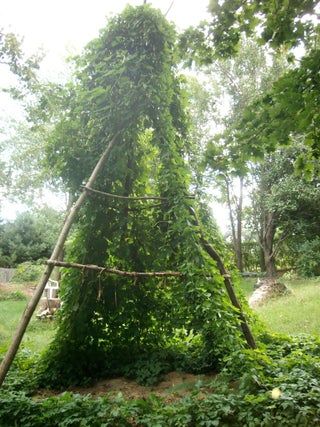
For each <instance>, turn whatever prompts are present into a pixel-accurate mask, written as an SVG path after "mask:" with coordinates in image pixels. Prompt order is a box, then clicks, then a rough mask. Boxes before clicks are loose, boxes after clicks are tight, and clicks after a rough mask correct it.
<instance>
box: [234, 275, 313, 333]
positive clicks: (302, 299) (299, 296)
mask: <svg viewBox="0 0 320 427" xmlns="http://www.w3.org/2000/svg"><path fill="white" fill-rule="evenodd" d="M283 282H284V283H285V284H286V285H287V286H288V288H289V289H290V290H291V291H292V294H291V295H288V296H284V297H281V298H279V299H276V300H270V301H269V302H268V303H267V304H265V305H264V306H262V307H258V308H257V309H256V312H257V313H258V316H259V317H260V318H261V320H262V321H263V322H264V323H265V324H266V325H267V326H268V327H269V328H270V329H271V330H272V331H274V332H280V333H284V334H293V335H295V334H301V333H306V334H315V335H319V336H320V315H319V314H320V305H319V303H320V278H315V279H299V280H298V279H296V280H290V281H289V280H287V281H286V280H283ZM253 284H254V280H252V279H249V280H243V281H242V284H241V288H242V290H243V292H244V293H245V295H246V296H247V297H248V296H250V294H251V293H252V291H253Z"/></svg>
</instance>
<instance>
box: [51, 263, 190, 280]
mask: <svg viewBox="0 0 320 427" xmlns="http://www.w3.org/2000/svg"><path fill="white" fill-rule="evenodd" d="M46 263H47V264H48V265H53V266H54V267H64V268H77V269H79V270H94V271H99V272H100V273H104V274H116V275H118V276H125V277H168V276H172V277H181V276H182V273H179V272H178V271H150V272H149V271H147V272H138V271H122V270H118V269H116V268H108V267H99V266H98V265H94V264H78V263H75V262H63V261H58V260H52V259H49V260H48V261H47V262H46Z"/></svg>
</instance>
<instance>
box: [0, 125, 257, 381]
mask: <svg viewBox="0 0 320 427" xmlns="http://www.w3.org/2000/svg"><path fill="white" fill-rule="evenodd" d="M118 135H119V132H118V133H117V134H115V135H114V136H113V138H112V139H111V140H110V142H109V143H108V145H107V147H106V149H105V151H104V152H103V154H102V155H101V157H100V159H99V161H98V163H97V164H96V166H95V168H94V169H93V171H92V173H91V175H90V178H89V179H88V181H87V183H86V185H85V186H83V187H82V189H83V191H82V193H81V194H80V196H79V197H78V199H77V201H76V202H75V203H74V205H73V206H72V208H71V209H70V211H69V212H68V213H67V216H66V218H65V221H64V224H63V226H62V229H61V231H60V234H59V237H58V239H57V242H56V245H55V247H54V249H53V251H52V254H51V257H50V259H49V260H48V261H47V266H46V269H45V271H44V273H43V275H42V277H41V280H40V282H39V284H38V285H37V287H36V290H35V292H34V294H33V296H32V298H31V300H30V301H29V303H28V304H27V306H26V308H25V310H24V312H23V314H22V317H21V320H20V323H19V325H18V327H17V330H16V332H15V335H14V337H13V339H12V342H11V345H10V346H9V349H8V351H7V353H6V355H5V357H4V359H3V360H2V363H1V365H0V387H1V385H2V384H3V382H4V380H5V378H6V375H7V373H8V371H9V369H10V366H11V364H12V362H13V360H14V358H15V356H16V354H17V351H18V349H19V346H20V344H21V341H22V339H23V336H24V334H25V331H26V329H27V327H28V324H29V322H30V320H31V317H32V315H33V313H34V311H35V309H36V307H37V305H38V303H39V301H40V298H41V296H42V294H43V290H44V288H45V286H46V284H47V282H48V280H49V278H50V275H51V273H52V271H53V269H54V267H56V266H61V267H65V268H80V269H90V270H95V271H98V272H99V273H104V274H117V275H121V276H127V277H164V276H175V277H179V276H182V273H180V272H176V271H162V272H128V271H121V270H117V269H114V268H107V267H99V266H97V265H83V264H77V263H66V262H62V261H58V259H59V256H60V254H61V252H62V250H63V247H64V244H65V242H66V239H67V237H68V235H69V232H70V229H71V227H72V225H73V223H74V221H75V219H76V216H77V213H78V212H79V210H80V208H81V206H82V205H83V203H84V202H85V200H86V199H87V197H88V195H89V194H99V195H103V196H106V197H112V198H117V199H119V198H120V199H121V198H123V199H127V200H160V201H161V200H165V198H163V197H157V196H144V197H124V196H118V195H115V194H111V193H104V192H102V191H98V190H95V189H93V188H92V187H93V184H94V183H95V181H96V179H97V177H98V175H99V173H100V172H101V170H102V169H103V167H104V166H105V164H106V162H107V160H108V158H109V156H110V153H111V151H112V148H113V147H114V146H115V144H116V141H117V137H118ZM186 198H194V196H186ZM190 211H191V213H192V215H193V217H194V224H195V225H197V226H198V227H197V228H198V229H200V228H199V222H198V219H197V217H196V214H195V212H194V210H193V209H192V208H190ZM199 241H200V244H201V245H202V247H203V249H204V250H205V251H206V252H207V253H208V255H209V256H210V257H211V258H212V259H213V260H214V261H215V262H216V264H217V267H218V269H219V271H220V274H221V275H222V276H223V277H224V284H225V287H226V290H227V293H228V295H229V298H230V300H231V302H232V304H233V306H234V307H235V308H236V309H237V310H238V315H239V319H240V326H241V329H242V332H243V335H244V337H245V339H246V341H247V344H248V346H249V347H250V348H252V349H254V348H256V344H255V340H254V337H253V335H252V333H251V330H250V328H249V325H248V323H247V321H246V319H245V316H244V314H243V312H242V309H241V305H240V303H239V301H238V299H237V297H236V294H235V292H234V289H233V285H232V282H231V278H230V276H229V275H228V273H227V271H226V269H225V267H224V264H223V262H222V260H221V258H220V256H219V254H218V253H217V252H216V251H215V249H214V248H213V247H212V246H211V245H210V244H209V242H208V241H207V240H206V239H205V238H204V236H203V234H202V232H201V231H200V232H199Z"/></svg>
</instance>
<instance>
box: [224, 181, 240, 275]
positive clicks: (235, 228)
mask: <svg viewBox="0 0 320 427" xmlns="http://www.w3.org/2000/svg"><path fill="white" fill-rule="evenodd" d="M225 183H226V193H227V205H228V210H229V219H230V226H231V235H232V246H233V249H234V254H235V260H236V265H237V268H238V269H239V271H241V272H242V271H243V254H242V206H243V177H240V178H239V184H240V186H239V198H238V201H237V203H236V204H235V203H234V202H232V199H231V191H230V184H229V181H228V178H227V177H226V179H225ZM232 203H234V204H235V205H236V213H235V214H234V212H233V209H232Z"/></svg>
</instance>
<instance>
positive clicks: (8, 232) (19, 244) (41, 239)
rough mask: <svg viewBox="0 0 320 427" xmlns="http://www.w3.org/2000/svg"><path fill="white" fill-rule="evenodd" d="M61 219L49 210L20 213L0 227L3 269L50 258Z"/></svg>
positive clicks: (0, 256) (46, 208)
mask: <svg viewBox="0 0 320 427" xmlns="http://www.w3.org/2000/svg"><path fill="white" fill-rule="evenodd" d="M60 221H61V215H60V214H59V213H58V212H56V211H55V210H53V209H50V208H48V207H45V208H42V209H40V210H36V211H33V212H26V213H21V214H19V215H18V216H17V218H16V219H15V220H14V221H12V222H7V223H3V224H1V228H0V236H1V239H0V265H1V266H2V267H15V266H16V265H17V264H20V263H22V262H25V261H37V260H39V259H43V258H47V257H48V256H49V255H50V253H51V250H52V247H53V245H54V242H55V239H56V236H57V232H58V228H59V223H60Z"/></svg>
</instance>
